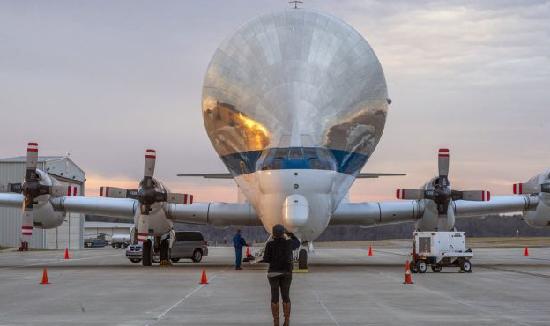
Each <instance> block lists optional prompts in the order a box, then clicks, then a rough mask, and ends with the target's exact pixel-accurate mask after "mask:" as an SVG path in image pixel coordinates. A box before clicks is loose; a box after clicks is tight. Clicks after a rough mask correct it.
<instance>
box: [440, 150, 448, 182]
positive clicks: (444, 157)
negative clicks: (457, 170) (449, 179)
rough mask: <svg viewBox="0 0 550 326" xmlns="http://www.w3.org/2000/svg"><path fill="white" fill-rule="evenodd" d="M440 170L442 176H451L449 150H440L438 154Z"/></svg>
mask: <svg viewBox="0 0 550 326" xmlns="http://www.w3.org/2000/svg"><path fill="white" fill-rule="evenodd" d="M437 157H438V162H437V163H438V164H437V165H438V170H439V175H440V176H448V175H449V160H450V152H449V149H447V148H440V149H439V153H438V156H437Z"/></svg>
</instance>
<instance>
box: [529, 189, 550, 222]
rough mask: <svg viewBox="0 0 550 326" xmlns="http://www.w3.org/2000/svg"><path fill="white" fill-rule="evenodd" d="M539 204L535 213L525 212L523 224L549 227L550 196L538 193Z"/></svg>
mask: <svg viewBox="0 0 550 326" xmlns="http://www.w3.org/2000/svg"><path fill="white" fill-rule="evenodd" d="M538 197H539V204H538V205H537V209H536V210H535V211H529V212H525V214H524V215H523V219H524V220H525V223H527V224H529V225H530V226H533V227H539V228H542V227H550V194H547V193H540V194H539V195H538Z"/></svg>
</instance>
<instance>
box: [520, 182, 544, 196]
mask: <svg viewBox="0 0 550 326" xmlns="http://www.w3.org/2000/svg"><path fill="white" fill-rule="evenodd" d="M542 186H543V185H537V184H533V183H529V182H524V183H521V182H520V183H514V186H513V190H514V195H523V194H526V195H530V194H536V193H539V192H541V191H543V190H542Z"/></svg>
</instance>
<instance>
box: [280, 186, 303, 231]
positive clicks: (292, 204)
mask: <svg viewBox="0 0 550 326" xmlns="http://www.w3.org/2000/svg"><path fill="white" fill-rule="evenodd" d="M308 217H309V204H308V201H307V199H306V197H304V196H302V195H290V196H287V197H286V198H285V201H284V204H283V218H284V223H285V227H286V228H287V229H289V230H290V231H292V232H294V231H296V228H298V227H300V226H304V225H305V224H306V223H307V220H308Z"/></svg>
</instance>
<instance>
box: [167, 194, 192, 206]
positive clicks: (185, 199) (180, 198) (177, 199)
mask: <svg viewBox="0 0 550 326" xmlns="http://www.w3.org/2000/svg"><path fill="white" fill-rule="evenodd" d="M166 202H168V203H170V204H192V203H193V195H189V194H177V193H171V192H169V193H167V194H166Z"/></svg>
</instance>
